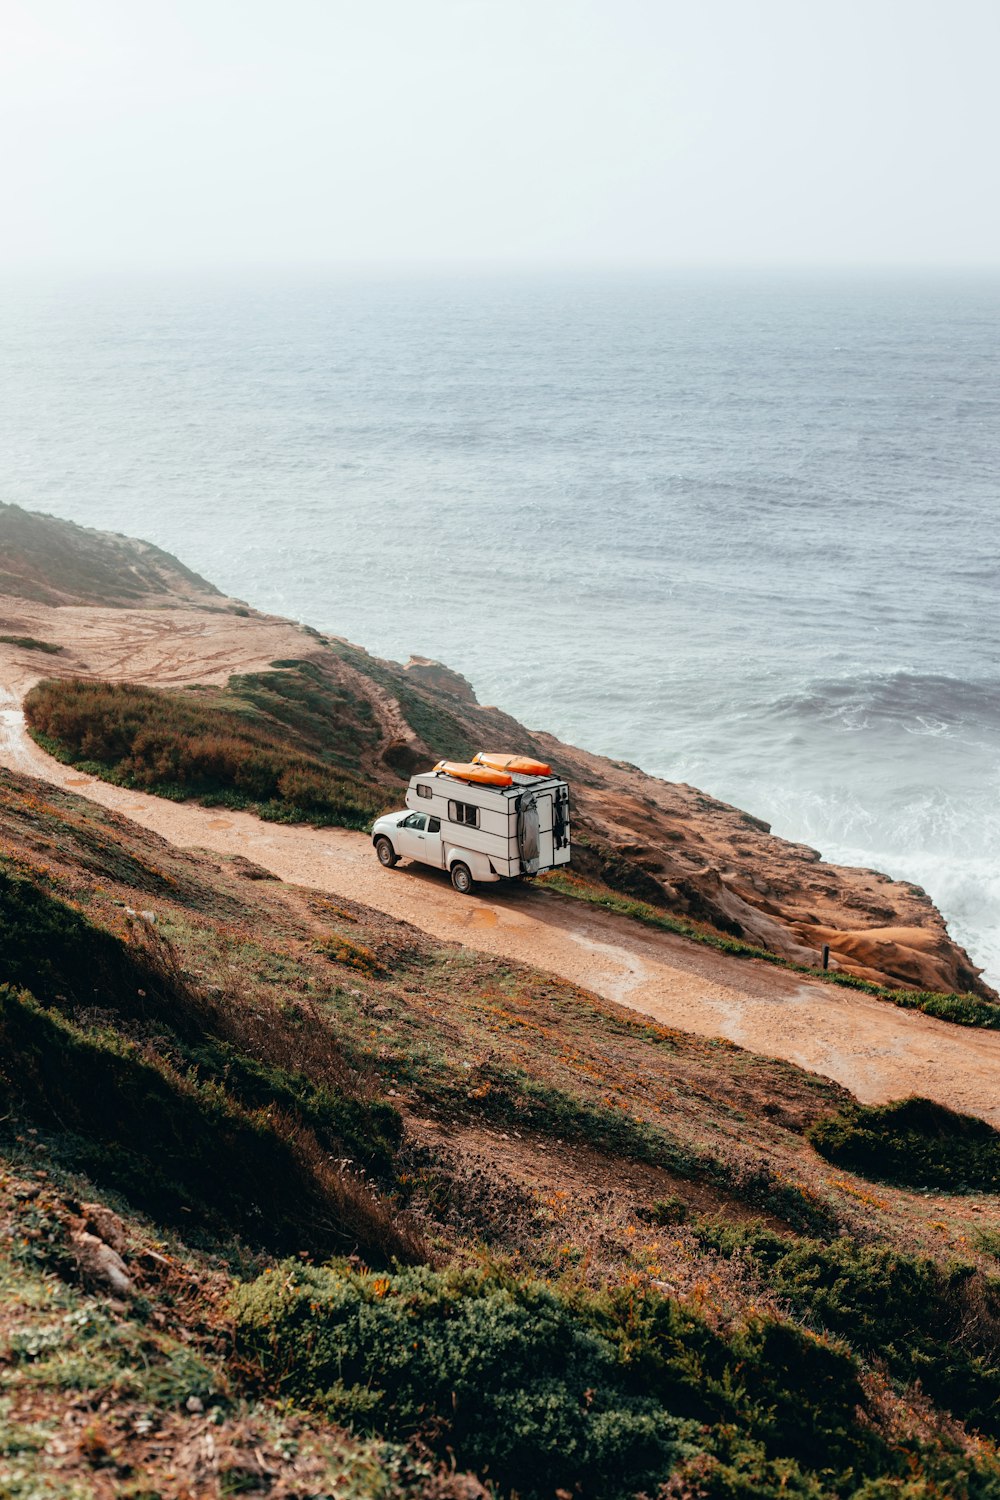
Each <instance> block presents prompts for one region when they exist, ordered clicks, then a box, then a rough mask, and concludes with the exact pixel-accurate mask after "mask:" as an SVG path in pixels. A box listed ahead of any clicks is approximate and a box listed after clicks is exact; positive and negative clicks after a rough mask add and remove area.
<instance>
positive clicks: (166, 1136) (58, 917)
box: [0, 870, 417, 1259]
mask: <svg viewBox="0 0 1000 1500" xmlns="http://www.w3.org/2000/svg"><path fill="white" fill-rule="evenodd" d="M0 940H2V947H0V1102H2V1104H3V1105H4V1106H5V1107H6V1109H7V1110H10V1111H17V1112H19V1113H20V1114H22V1115H25V1116H27V1117H28V1118H29V1119H32V1120H34V1121H35V1122H37V1124H39V1125H42V1126H45V1127H47V1128H48V1129H52V1130H56V1131H58V1132H60V1133H61V1134H62V1135H63V1136H65V1138H66V1139H65V1145H64V1154H65V1158H66V1160H67V1161H69V1162H72V1163H73V1164H74V1165H75V1166H76V1167H78V1168H81V1169H83V1170H86V1171H87V1172H88V1173H89V1174H90V1175H91V1176H92V1177H94V1178H95V1179H96V1180H97V1181H100V1182H104V1183H106V1184H108V1185H110V1186H113V1187H115V1188H116V1189H117V1190H119V1191H121V1192H123V1193H125V1194H126V1195H127V1196H128V1197H129V1199H130V1201H132V1202H133V1203H135V1204H136V1205H137V1206H139V1207H141V1208H143V1209H145V1210H146V1211H147V1212H149V1213H151V1214H152V1215H153V1216H154V1217H157V1218H159V1219H161V1220H163V1221H165V1222H170V1223H185V1222H186V1223H188V1224H190V1225H192V1226H198V1227H200V1228H201V1229H203V1230H204V1231H205V1232H206V1233H210V1234H214V1235H216V1236H226V1235H233V1234H237V1235H239V1236H241V1237H242V1238H243V1239H244V1240H246V1241H247V1242H248V1243H251V1244H259V1245H265V1246H268V1247H270V1248H273V1249H284V1250H292V1249H310V1250H312V1251H313V1252H315V1253H318V1254H322V1253H324V1252H326V1253H329V1252H330V1251H332V1250H336V1249H339V1250H343V1249H345V1248H351V1247H353V1248H355V1249H361V1250H362V1251H363V1252H364V1253H365V1254H366V1255H368V1256H369V1257H372V1256H374V1257H375V1258H376V1259H387V1258H389V1257H392V1256H401V1257H402V1258H403V1259H411V1258H412V1257H413V1255H414V1253H415V1252H416V1248H417V1240H416V1238H415V1237H414V1236H413V1235H408V1234H407V1232H406V1231H405V1230H400V1229H397V1228H396V1226H395V1224H394V1222H393V1218H392V1216H391V1214H390V1213H389V1212H388V1211H387V1210H386V1209H385V1208H384V1207H383V1206H382V1204H381V1203H380V1201H379V1200H378V1198H377V1197H376V1196H374V1195H373V1194H372V1193H371V1192H370V1191H369V1190H368V1188H367V1187H366V1186H364V1185H363V1184H362V1183H361V1182H360V1181H359V1180H358V1179H357V1178H355V1177H354V1176H352V1175H350V1174H345V1173H343V1172H342V1171H338V1170H335V1169H333V1168H331V1166H330V1161H331V1159H336V1158H337V1157H340V1158H343V1159H345V1160H353V1161H354V1162H357V1163H360V1164H362V1165H364V1166H366V1167H368V1168H370V1169H372V1170H373V1171H374V1172H376V1173H378V1172H381V1173H386V1172H388V1173H389V1174H390V1176H391V1173H392V1162H393V1156H394V1152H395V1149H396V1146H397V1145H398V1142H399V1136H400V1124H399V1118H398V1115H397V1113H396V1111H395V1110H394V1109H392V1108H391V1106H388V1105H386V1104H383V1103H381V1102H380V1101H379V1100H378V1099H371V1098H364V1097H361V1096H360V1095H359V1093H358V1091H357V1089H356V1087H352V1086H351V1083H350V1079H349V1077H348V1070H347V1068H346V1067H345V1066H344V1064H343V1062H342V1060H341V1059H339V1058H338V1057H337V1054H336V1051H335V1050H334V1049H332V1048H330V1047H329V1044H327V1046H326V1048H325V1054H326V1055H325V1056H324V1049H323V1048H320V1049H319V1050H318V1051H316V1050H314V1057H313V1067H314V1069H315V1072H316V1074H317V1075H318V1076H315V1077H313V1078H309V1077H307V1076H303V1074H302V1073H301V1071H300V1070H294V1069H293V1068H290V1067H289V1065H288V1064H289V1061H290V1060H291V1059H292V1058H294V1050H295V1046H296V1039H295V1037H294V1035H289V1028H288V1027H287V1026H285V1027H282V1025H281V1023H280V1018H277V1017H275V1018H273V1019H272V1020H271V1023H270V1025H268V1026H266V1027H261V1026H260V1025H259V1024H258V1025H257V1026H256V1027H255V1026H254V1024H253V1023H252V1022H248V1021H247V1020H245V1019H244V1018H243V1017H241V1016H240V1014H239V1011H238V1010H236V1009H235V1008H233V1007H230V1006H227V1005H226V1003H225V1001H224V999H216V998H213V997H210V996H207V995H205V994H204V993H202V992H200V991H199V990H198V988H197V987H196V986H194V985H192V984H191V983H190V981H189V980H187V979H186V978H185V976H184V975H183V974H182V973H181V972H180V970H179V967H178V966H177V963H176V959H175V955H174V954H173V953H172V950H171V949H170V948H169V945H165V944H163V943H162V941H161V940H159V939H158V938H157V937H156V935H155V933H154V932H152V931H147V930H144V924H140V925H139V926H138V927H137V928H136V930H135V932H134V933H133V936H132V940H131V942H129V943H126V942H123V941H122V940H121V939H120V938H119V937H117V936H116V935H114V934H112V933H110V932H108V931H106V930H105V929H103V928H100V927H98V926H95V925H94V924H93V923H92V922H90V921H88V920H87V918H86V917H84V916H83V915H82V914H80V913H79V912H77V911H75V910H73V909H72V908H71V907H69V906H67V905H66V904H65V903H63V902H62V901H60V900H58V899H56V898H55V897H53V896H51V895H48V894H47V893H45V892H44V891H42V890H40V889H39V888H38V887H37V886H35V885H34V884H32V883H30V882H28V881H25V880H23V879H20V878H18V877H15V876H11V875H10V874H8V873H7V872H4V871H2V870H0ZM34 951H37V952H38V953H39V954H43V955H45V956H44V958H40V960H39V962H38V965H37V968H36V969H35V972H34V973H32V970H33V967H34V966H33V962H32V953H33V952H34ZM26 982H31V983H32V984H33V987H34V991H35V993H34V994H33V993H31V992H30V991H29V990H28V989H26V988H22V987H20V986H23V985H24V984H25V983H26ZM258 1019H260V1018H258ZM289 1054H291V1057H290V1055H289ZM324 1072H325V1074H326V1077H325V1078H324V1076H323V1074H324ZM265 1204H266V1208H265V1207H264V1205H265Z"/></svg>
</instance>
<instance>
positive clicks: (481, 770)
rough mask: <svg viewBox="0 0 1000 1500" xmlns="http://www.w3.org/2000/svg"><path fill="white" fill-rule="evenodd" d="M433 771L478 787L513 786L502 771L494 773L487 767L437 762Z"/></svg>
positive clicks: (444, 761) (449, 761)
mask: <svg viewBox="0 0 1000 1500" xmlns="http://www.w3.org/2000/svg"><path fill="white" fill-rule="evenodd" d="M434 769H435V771H443V772H444V773H445V775H446V776H453V777H454V778H455V780H456V781H474V782H476V783H477V785H479V786H513V784H514V783H513V779H512V778H511V777H510V776H508V775H506V774H505V772H503V771H494V770H491V769H490V768H489V767H487V766H475V765H463V764H462V763H461V762H460V761H454V760H439V761H438V763H437V765H436V766H435V767H434Z"/></svg>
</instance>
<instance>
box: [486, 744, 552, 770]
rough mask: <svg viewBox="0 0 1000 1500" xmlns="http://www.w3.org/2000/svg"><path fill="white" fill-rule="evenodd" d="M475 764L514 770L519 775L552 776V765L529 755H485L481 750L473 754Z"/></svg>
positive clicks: (495, 768) (496, 768)
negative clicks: (532, 758)
mask: <svg viewBox="0 0 1000 1500" xmlns="http://www.w3.org/2000/svg"><path fill="white" fill-rule="evenodd" d="M473 764H474V765H477V766H489V767H490V768H491V770H494V771H512V772H514V774H515V775H517V776H551V775H552V767H551V766H547V765H546V764H545V762H544V761H543V760H531V758H530V757H529V756H527V755H485V754H484V753H483V751H482V750H480V752H479V754H478V755H475V756H473Z"/></svg>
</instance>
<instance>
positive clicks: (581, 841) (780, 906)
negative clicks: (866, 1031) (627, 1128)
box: [0, 505, 996, 1000]
mask: <svg viewBox="0 0 1000 1500" xmlns="http://www.w3.org/2000/svg"><path fill="white" fill-rule="evenodd" d="M0 666H2V668H3V680H4V682H5V683H7V684H9V687H8V693H12V694H13V695H14V696H15V697H17V698H19V697H21V696H23V695H24V694H25V693H27V692H28V691H29V690H30V689H31V687H32V686H33V685H34V684H36V683H37V682H38V681H40V680H42V679H70V678H72V679H80V680H84V681H93V682H110V683H133V684H143V685H146V686H149V687H152V688H156V689H167V690H170V691H172V692H176V691H178V690H180V691H184V690H185V689H188V688H191V687H194V686H195V685H197V686H199V687H201V688H204V687H206V686H215V687H218V688H226V687H227V685H228V684H230V681H231V680H235V679H236V678H237V677H239V676H240V675H245V674H248V673H254V672H256V673H271V674H272V675H273V674H275V673H280V672H286V673H288V672H290V671H292V670H297V671H298V672H299V673H300V675H301V674H303V673H304V674H305V675H306V676H307V677H308V683H309V692H310V694H311V695H313V697H314V698H315V700H316V702H317V704H319V707H318V708H316V711H315V717H316V723H317V725H319V726H320V727H319V728H317V729H316V731H315V732H316V733H317V734H319V735H322V733H323V732H324V730H323V727H322V726H323V725H326V730H327V732H329V733H330V734H332V735H334V736H336V737H337V738H338V744H339V743H342V745H343V747H344V748H343V754H342V756H341V759H342V760H343V762H344V764H345V765H349V769H350V774H351V775H352V776H353V777H355V778H356V779H357V780H358V782H359V784H363V785H364V786H366V787H367V788H369V789H370V792H371V796H372V798H373V799H374V800H375V801H379V800H381V801H382V802H383V803H388V802H391V801H392V800H393V798H394V797H396V796H397V795H398V794H399V793H400V792H401V791H402V788H403V786H404V785H405V782H406V780H407V778H408V777H409V775H410V774H412V772H413V770H415V769H419V768H421V767H425V766H427V765H428V764H432V763H433V762H434V761H436V760H437V759H438V758H440V757H441V756H446V757H456V758H463V757H466V756H468V755H469V754H471V753H473V752H474V751H475V750H478V749H482V748H492V747H499V748H502V749H503V750H504V751H509V752H512V753H517V754H525V755H531V756H536V757H539V758H542V759H545V760H547V761H549V762H550V763H552V764H553V766H554V767H556V768H557V769H558V771H559V772H560V773H561V774H562V775H564V776H565V777H566V778H567V779H568V780H569V781H570V783H571V786H572V790H573V819H574V852H573V873H574V876H575V877H576V878H578V879H580V880H581V881H583V882H586V883H587V884H588V889H589V891H590V893H591V895H593V891H594V890H595V889H596V890H601V889H606V890H607V891H608V892H609V893H615V894H616V895H618V896H621V897H624V898H627V899H629V900H634V901H638V902H642V903H646V904H648V906H649V907H651V908H653V909H654V910H661V911H663V912H664V913H668V914H671V915H673V916H675V917H677V918H679V919H682V920H683V921H685V922H689V923H692V924H695V925H696V926H697V927H698V928H699V929H704V930H705V931H706V932H708V933H711V934H718V935H720V936H722V937H724V938H729V939H733V940H735V941H738V942H742V943H746V944H749V945H752V946H754V947H757V948H762V949H766V950H767V951H769V952H770V953H772V954H774V955H776V956H778V957H779V958H781V959H782V960H784V961H787V962H790V963H793V964H796V965H801V966H803V967H805V968H817V967H819V966H820V963H821V954H822V949H823V947H824V945H825V946H828V947H829V950H830V965H831V968H833V969H835V970H837V971H840V972H842V973H844V974H847V975H851V976H854V977H856V978H858V979H863V980H868V981H871V982H873V983H876V984H881V985H889V986H898V987H912V988H914V989H918V990H932V991H946V992H952V993H958V994H970V995H974V996H978V997H980V998H983V999H987V1000H992V999H995V998H996V996H995V994H994V992H993V991H992V990H991V989H990V987H989V986H988V985H987V984H986V983H985V982H984V981H983V979H982V977H981V971H980V970H979V969H978V968H977V967H976V965H975V964H974V963H973V961H972V959H971V958H970V956H969V955H968V954H967V953H966V952H965V950H964V949H963V948H962V947H961V946H960V945H959V944H957V943H956V942H955V941H954V940H953V939H952V938H951V937H950V936H949V934H948V931H947V927H946V925H945V922H944V920H943V919H942V917H941V915H940V913H939V912H938V911H937V909H936V908H935V906H934V904H933V902H932V901H931V900H930V898H929V897H928V896H927V894H926V893H925V892H924V891H923V890H921V889H920V888H919V887H917V886H915V885H911V884H908V883H906V882H903V881H898V880H892V879H890V878H889V877H888V876H886V875H884V874H882V873H880V872H878V871H876V870H868V869H859V868H848V867H842V866H837V865H832V864H828V863H827V862H826V861H824V860H823V859H822V858H821V857H820V855H819V854H818V853H817V852H816V851H815V850H813V849H810V848H808V847H807V846H805V845H802V844H796V843H792V842H789V841H787V840H785V839H781V838H778V837H777V836H775V835H774V834H772V832H771V831H770V828H769V827H768V825H767V824H766V823H764V822H763V821H762V820H761V819H759V818H757V817H755V816H753V815H751V814H749V813H746V812H742V811H740V810H739V809H737V808H734V807H730V806H728V805H727V804H725V803H722V802H719V801H717V800H716V799H714V798H712V797H710V796H708V795H706V794H705V793H703V792H701V791H699V790H698V789H696V788H694V787H690V786H687V785H684V784H679V783H672V782H668V781H665V780H662V779H660V778H657V777H654V776H650V775H647V774H646V773H645V772H643V771H642V770H640V769H639V768H638V767H637V766H634V765H631V764H629V763H627V762H624V761H616V760H610V759H607V758H605V757H603V756H599V755H594V754H592V753H590V752H588V751H586V750H583V749H580V748H578V747H575V746H571V745H566V744H563V743H562V742H560V741H559V740H557V739H555V738H554V737H553V736H552V735H550V734H548V733H546V732H545V731H544V730H543V729H529V728H527V727H525V726H524V725H522V724H520V723H518V722H517V720H515V719H514V718H512V717H511V716H510V715H509V714H507V713H505V712H504V711H503V710H502V709H500V708H497V707H490V706H483V705H481V704H479V703H478V702H477V701H476V697H475V692H474V689H473V687H472V686H471V685H470V684H469V683H468V682H467V681H466V680H465V679H464V678H463V677H461V676H460V675H459V674H458V673H455V672H453V671H451V670H450V669H449V668H448V667H446V666H442V665H441V664H439V663H434V662H429V661H427V660H426V659H423V658H413V659H411V661H410V662H409V663H407V664H406V665H401V664H397V663H393V662H388V661H382V660H379V659H378V658H376V657H373V656H371V655H369V654H368V653H367V652H366V651H365V650H364V649H363V648H361V647H358V646H356V645H354V644H352V643H351V642H349V641H346V640H345V639H343V638H341V637H338V636H335V635H324V634H322V633H321V632H319V631H317V630H316V629H315V628H314V627H311V626H304V625H302V624H299V623H297V622H294V621H290V620H285V619H281V618H279V617H276V616H272V615H267V614H264V613H261V612H259V611H257V610H254V609H253V608H252V607H250V606H249V605H246V604H244V603H243V602H242V601H237V600H232V599H228V598H226V597H225V596H224V595H223V594H221V593H220V592H219V591H218V590H217V589H216V588H215V587H214V586H213V585H212V584H211V583H209V582H207V581H206V580H204V579H202V578H200V577H199V576H198V575H197V574H196V573H193V572H192V571H191V570H190V569H188V568H187V567H185V565H184V564H183V563H182V562H179V561H178V560H177V559H175V558H173V557H171V556H170V555H169V554H167V553H165V552H162V551H161V550H160V549H158V548H155V547H152V546H150V545H149V544H148V543H145V542H141V541H138V540H134V539H131V538H128V537H123V536H120V535H111V534H107V533H102V532H98V531H94V530H91V529H89V528H84V527H80V526H77V525H75V524H73V523H70V522H66V521H62V520H58V519H56V518H54V517H51V516H45V515H40V514H36V513H34V512H29V511H25V510H23V509H21V508H19V507H17V506H12V505H3V506H0ZM338 714H339V717H338Z"/></svg>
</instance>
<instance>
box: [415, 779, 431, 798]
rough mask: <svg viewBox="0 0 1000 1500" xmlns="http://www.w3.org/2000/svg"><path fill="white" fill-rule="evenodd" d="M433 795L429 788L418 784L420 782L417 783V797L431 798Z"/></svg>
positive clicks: (420, 783) (421, 783)
mask: <svg viewBox="0 0 1000 1500" xmlns="http://www.w3.org/2000/svg"><path fill="white" fill-rule="evenodd" d="M433 795H434V793H433V792H432V791H431V789H430V787H429V786H424V784H423V782H420V781H418V782H417V796H418V797H433Z"/></svg>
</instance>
